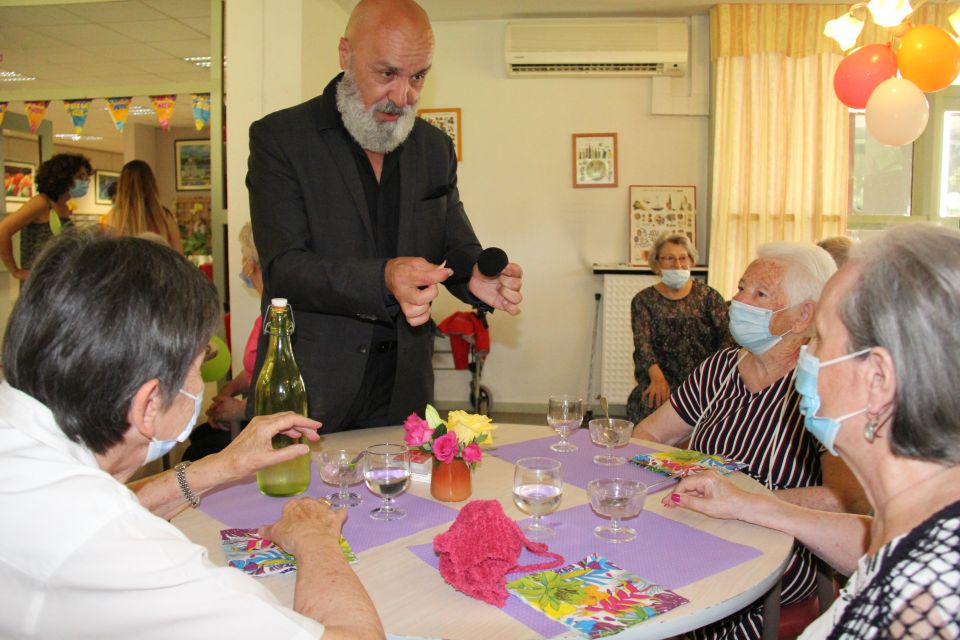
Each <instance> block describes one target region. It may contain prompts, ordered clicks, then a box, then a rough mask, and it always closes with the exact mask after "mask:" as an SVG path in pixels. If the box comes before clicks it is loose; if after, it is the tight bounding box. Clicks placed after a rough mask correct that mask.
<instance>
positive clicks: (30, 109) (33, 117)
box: [23, 100, 50, 133]
mask: <svg viewBox="0 0 960 640" xmlns="http://www.w3.org/2000/svg"><path fill="white" fill-rule="evenodd" d="M23 106H24V107H26V109H27V122H29V123H30V133H36V132H37V129H39V128H40V123H41V122H43V115H44V114H45V113H46V112H47V107H49V106H50V101H49V100H36V101H33V102H24V103H23Z"/></svg>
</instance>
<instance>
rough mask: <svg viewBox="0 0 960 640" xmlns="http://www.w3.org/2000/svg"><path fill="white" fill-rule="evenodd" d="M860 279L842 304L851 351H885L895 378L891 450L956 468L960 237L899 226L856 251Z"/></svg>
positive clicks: (959, 459) (959, 451)
mask: <svg viewBox="0 0 960 640" xmlns="http://www.w3.org/2000/svg"><path fill="white" fill-rule="evenodd" d="M850 262H851V263H852V264H856V266H857V267H859V269H860V277H859V279H858V281H857V282H856V283H855V284H854V285H853V286H852V288H851V290H850V292H849V295H848V296H847V298H846V299H845V300H844V301H843V303H842V304H841V305H840V319H841V321H842V322H843V324H844V326H845V327H846V329H847V331H848V332H849V334H850V343H851V344H850V345H849V347H850V351H851V352H853V351H859V350H861V349H867V348H870V347H883V348H884V349H886V350H887V351H888V352H890V357H891V358H892V359H893V365H894V369H895V371H896V376H897V390H896V397H895V399H894V415H893V424H892V426H891V431H890V448H891V449H892V451H893V452H894V453H895V454H897V455H901V456H909V457H914V458H921V459H925V460H947V461H950V462H952V463H954V464H956V463H960V393H957V380H956V373H955V372H956V368H957V354H958V353H960V322H958V319H960V232H958V231H956V230H954V229H947V228H944V227H938V226H934V225H924V224H910V225H903V226H900V225H898V226H896V227H893V228H891V229H888V230H886V231H884V232H883V233H880V234H878V235H877V236H875V237H872V238H870V239H869V240H867V241H865V242H864V244H863V245H861V246H858V247H857V248H856V249H855V250H854V253H853V256H851V259H850Z"/></svg>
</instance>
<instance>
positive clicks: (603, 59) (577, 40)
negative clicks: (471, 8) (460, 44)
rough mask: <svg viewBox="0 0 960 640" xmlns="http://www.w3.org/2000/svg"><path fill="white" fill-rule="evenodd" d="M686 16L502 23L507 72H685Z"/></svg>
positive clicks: (586, 74)
mask: <svg viewBox="0 0 960 640" xmlns="http://www.w3.org/2000/svg"><path fill="white" fill-rule="evenodd" d="M688 28H689V27H688V24H687V21H686V20H684V19H676V20H642V19H623V20H617V21H612V20H529V21H523V22H510V23H507V31H506V38H505V54H506V62H507V75H509V76H511V77H514V78H529V77H544V76H567V77H597V76H601V77H602V76H607V77H619V76H682V75H684V74H685V73H686V72H687V56H688V49H689V31H688Z"/></svg>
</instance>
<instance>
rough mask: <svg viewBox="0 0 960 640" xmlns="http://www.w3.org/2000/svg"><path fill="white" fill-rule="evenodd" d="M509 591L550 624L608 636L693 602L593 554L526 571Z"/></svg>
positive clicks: (595, 635) (512, 583)
mask: <svg viewBox="0 0 960 640" xmlns="http://www.w3.org/2000/svg"><path fill="white" fill-rule="evenodd" d="M507 590H508V591H509V592H510V593H512V594H513V595H514V596H516V597H517V598H519V599H520V600H521V601H523V602H525V603H527V604H528V605H530V606H531V607H533V609H534V610H536V611H540V612H542V613H543V614H544V615H546V616H547V617H549V618H550V619H551V620H555V621H557V622H559V623H560V624H563V625H564V626H567V627H570V628H571V629H573V630H575V631H579V632H580V633H582V634H584V635H585V636H587V637H588V638H605V637H607V636H612V635H614V634H616V633H620V632H621V631H623V630H624V629H627V628H629V627H632V626H633V625H635V624H638V623H640V622H643V621H644V620H649V619H650V618H652V617H654V616H657V615H660V614H661V613H666V612H667V611H670V610H671V609H675V608H677V607H679V606H680V605H683V604H686V603H687V602H689V600H687V599H686V598H684V597H683V596H681V595H680V594H678V593H675V592H673V591H670V590H669V589H665V588H663V587H662V586H660V585H658V584H653V583H652V582H649V581H647V580H644V579H643V578H641V577H640V576H637V575H634V574H632V573H630V572H629V571H624V570H623V569H621V568H620V567H618V566H617V565H615V564H614V563H612V562H610V560H608V559H607V558H605V557H603V556H601V555H599V554H595V553H592V554H590V555H588V556H587V557H586V558H584V559H582V560H580V561H579V562H575V563H574V564H570V565H567V566H565V567H561V568H559V569H553V570H547V571H538V572H536V573H528V574H527V575H525V576H521V577H519V578H517V579H516V580H513V581H511V582H508V583H507Z"/></svg>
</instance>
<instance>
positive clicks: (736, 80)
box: [709, 5, 850, 298]
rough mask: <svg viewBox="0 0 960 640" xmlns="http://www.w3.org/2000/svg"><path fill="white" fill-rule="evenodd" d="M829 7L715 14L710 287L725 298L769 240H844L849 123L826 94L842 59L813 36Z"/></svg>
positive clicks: (742, 8)
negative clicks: (840, 236) (830, 238)
mask: <svg viewBox="0 0 960 640" xmlns="http://www.w3.org/2000/svg"><path fill="white" fill-rule="evenodd" d="M844 10H845V7H835V6H832V5H826V6H825V5H814V6H808V5H718V6H716V7H714V8H713V9H712V10H711V14H710V17H711V40H712V53H713V56H714V65H713V66H714V74H715V76H714V79H715V81H714V96H715V103H714V125H715V126H714V137H713V153H714V157H713V193H712V197H711V207H712V209H711V227H710V278H709V280H710V285H711V286H712V287H714V288H715V289H717V290H718V291H720V292H721V293H722V294H723V295H724V296H725V297H727V298H730V297H731V296H733V295H734V294H735V293H736V290H737V281H738V280H739V279H740V276H741V275H742V274H743V271H744V269H745V268H746V266H747V265H748V264H749V263H750V260H751V259H752V258H753V256H754V255H755V254H756V249H757V246H758V245H760V244H762V243H764V242H769V241H772V240H803V241H811V242H815V241H817V240H819V239H820V238H823V237H826V236H831V235H837V234H841V233H844V232H845V231H846V225H847V217H846V212H847V208H848V199H849V196H848V191H847V190H848V166H849V146H850V145H849V131H848V129H849V126H848V122H849V118H848V113H847V109H846V107H844V105H843V104H842V103H841V102H840V101H839V100H837V98H836V96H835V95H834V93H833V73H834V71H835V69H836V67H837V65H838V64H839V63H840V61H841V60H842V56H841V54H840V52H839V51H838V50H837V48H836V46H835V45H831V43H832V41H831V40H828V39H827V38H825V37H823V36H822V35H821V33H822V31H823V25H824V23H825V22H826V21H827V20H829V19H831V18H833V17H836V16H837V15H839V14H841V13H843V11H844Z"/></svg>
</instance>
